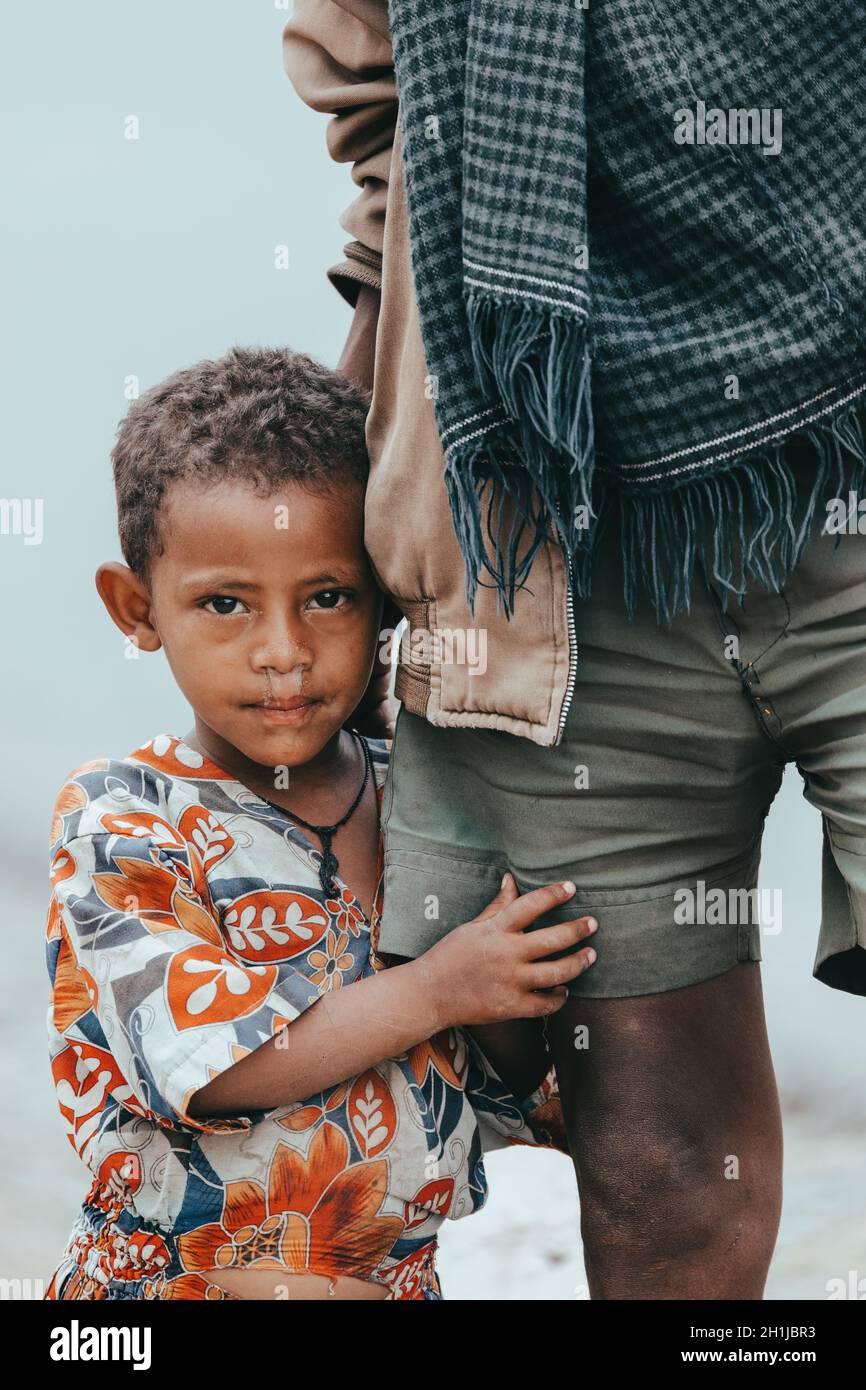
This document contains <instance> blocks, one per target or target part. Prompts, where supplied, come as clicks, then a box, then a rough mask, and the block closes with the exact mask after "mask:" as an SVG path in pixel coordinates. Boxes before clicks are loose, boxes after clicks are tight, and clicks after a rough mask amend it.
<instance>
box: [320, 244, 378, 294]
mask: <svg viewBox="0 0 866 1390" xmlns="http://www.w3.org/2000/svg"><path fill="white" fill-rule="evenodd" d="M343 255H344V256H345V260H342V261H340V262H339V264H338V265H332V266H331V267H330V268H329V270H328V271H327V272H326V273H327V276H328V279H329V280H330V282H331V284H332V285H333V286H334V288H335V289H336V290H338V291H339V293H340V294H341V295H342V297H343V298H344V299H345V300H346V302H347V303H348V304H351V306H352V308H353V309H354V307H355V304H356V303H357V300H358V295H359V293H360V290H361V286H362V285H370V286H372V288H373V289H375V290H381V288H382V255H381V252H379V251H372V250H371V249H370V247H369V246H365V245H364V243H363V242H361V241H350V242H349V243H348V244H347V245H346V246H344V247H343Z"/></svg>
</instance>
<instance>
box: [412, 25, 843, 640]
mask: <svg viewBox="0 0 866 1390" xmlns="http://www.w3.org/2000/svg"><path fill="white" fill-rule="evenodd" d="M389 7H390V17H391V29H392V40H393V46H394V59H395V69H396V76H397V88H398V96H399V100H400V122H401V130H402V135H403V150H404V168H405V175H406V190H407V203H408V209H409V221H410V237H411V252H412V268H413V278H414V283H415V290H416V296H417V300H418V306H419V313H420V319H421V331H422V336H423V340H424V346H425V354H426V357H427V365H428V370H429V373H430V376H431V378H432V382H433V395H434V407H435V411H436V417H437V425H438V428H439V433H440V438H441V440H442V445H443V450H444V453H445V460H446V467H445V483H446V487H447V489H448V493H449V499H450V503H451V509H452V515H453V517H454V522H455V528H456V531H457V535H458V539H459V541H460V545H461V550H462V552H463V555H464V559H465V561H466V581H467V597H468V599H469V601H470V603H471V602H472V601H473V599H474V593H475V588H476V585H477V583H479V582H483V581H481V580H480V579H479V575H480V572H481V570H484V571H486V572H488V573H489V574H490V575H492V577H493V582H494V583H495V585H496V587H497V589H499V591H500V592H501V594H502V596H503V598H504V600H505V607H506V613H507V612H508V611H509V610H510V608H511V606H512V605H513V602H514V593H515V584H516V583H517V584H519V583H520V582H521V581H522V580H523V579H524V578H525V575H526V573H527V571H528V567H529V565H530V563H531V560H532V556H533V554H534V552H535V549H536V548H537V546H538V544H540V542H541V541H542V540H543V539H545V538H546V537H548V536H550V535H552V534H558V535H559V537H560V539H561V541H562V543H563V545H564V546H565V547H566V548H567V552H568V555H569V558H570V560H571V562H572V574H573V579H574V583H575V587H576V589H577V591H578V592H579V593H586V592H588V591H589V586H590V580H591V569H592V554H593V550H594V548H595V547H596V545H597V544H598V541H599V537H600V536H601V535H602V534H607V535H610V534H611V532H610V531H609V530H608V529H607V528H608V526H609V524H611V523H612V524H613V525H614V526H615V527H616V531H617V533H618V538H619V544H621V546H622V550H623V555H624V560H625V567H624V568H625V575H626V601H627V603H628V604H629V606H630V607H631V606H633V604H634V601H635V593H636V589H637V587H638V586H640V585H645V586H646V587H647V588H648V589H649V591H650V593H651V595H652V598H653V601H654V603H655V605H656V609H657V612H658V613H659V615H660V616H661V615H663V616H666V617H670V616H671V615H672V614H673V613H674V612H676V611H678V610H679V609H680V608H682V607H684V606H686V605H687V603H688V594H689V584H690V576H691V573H692V570H693V566H694V562H695V560H696V558H697V554H698V551H699V548H700V546H701V545H702V544H704V543H705V542H704V540H703V539H702V538H705V537H706V536H707V535H709V536H710V537H711V538H712V541H711V545H710V549H711V553H710V555H709V556H708V557H704V558H708V560H709V564H710V568H711V569H712V571H713V572H714V573H715V574H716V577H717V578H719V579H720V580H721V581H723V582H724V583H726V584H729V585H730V587H731V588H732V589H734V590H736V591H737V592H740V593H742V592H743V591H744V589H745V587H746V583H747V581H748V578H749V577H750V576H753V575H754V576H759V577H761V578H762V579H763V580H764V581H765V582H770V583H772V584H776V585H779V584H780V583H781V582H782V581H783V579H784V577H785V574H786V573H787V572H789V571H790V568H791V567H792V566H793V564H795V563H796V559H797V558H798V555H799V550H800V548H801V545H802V542H803V540H804V539H805V532H806V527H807V523H810V522H811V517H812V515H813V513H814V510H815V507H816V504H817V503H818V501H819V494H820V488H821V486H823V485H824V483H825V482H826V483H827V484H828V485H832V484H831V480H832V479H833V478H835V479H836V486H841V484H842V479H843V475H844V474H845V473H846V471H847V472H850V473H851V477H856V478H860V477H861V475H863V474H866V449H864V438H863V428H862V409H863V396H864V392H866V177H864V174H866V66H864V62H863V56H862V34H863V32H864V28H866V0H853V3H851V0H848V3H846V4H845V5H842V4H841V3H836V0H833V2H832V3H830V4H829V5H823V6H817V5H807V4H805V3H802V4H801V3H798V2H797V0H787V2H786V3H779V0H753V3H751V4H749V5H741V4H737V3H733V0H729V3H723V4H716V3H709V0H588V8H587V9H583V8H582V7H581V3H580V0H531V2H530V3H527V0H524V3H518V0H424V3H423V4H419V3H417V0H389ZM723 118H724V119H723ZM795 441H796V446H797V447H803V446H804V444H806V445H807V446H808V447H810V448H811V449H812V450H813V452H814V458H815V477H816V487H815V489H814V490H813V491H812V493H811V495H810V497H808V498H798V497H797V496H796V495H795V488H794V482H793V474H792V471H791V469H790V467H789V465H788V462H786V460H787V459H788V458H789V453H788V451H789V448H790V447H791V445H792V443H794V442H795ZM852 470H853V472H852ZM849 481H850V479H849ZM497 484H498V486H497ZM708 522H709V523H710V524H709V525H707V523H708ZM552 528H555V529H552ZM485 530H486V538H485ZM527 531H528V532H529V535H528V543H526V544H525V543H524V540H525V539H526V535H527ZM735 534H736V535H738V536H740V537H741V538H742V540H743V544H742V545H741V546H740V547H739V548H738V550H737V554H738V561H737V563H738V565H739V568H738V569H736V571H735V561H734V558H733V550H734V549H735V547H732V545H731V538H732V537H733V536H734V535H735Z"/></svg>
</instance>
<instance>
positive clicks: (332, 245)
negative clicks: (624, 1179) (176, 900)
mask: <svg viewBox="0 0 866 1390" xmlns="http://www.w3.org/2000/svg"><path fill="white" fill-rule="evenodd" d="M286 17H287V12H286V10H285V9H282V8H280V7H279V6H277V5H275V4H274V3H273V0H270V3H268V2H267V0H256V2H255V3H251V0H244V2H243V3H242V0H207V3H205V2H204V0H182V3H178V0H149V3H148V4H146V5H142V4H137V5H133V4H131V3H129V0H86V3H84V4H83V5H77V6H71V5H67V4H58V3H56V2H55V3H43V4H40V5H35V6H24V5H21V6H18V7H17V10H16V12H15V13H14V14H7V16H6V18H5V20H4V26H3V27H4V30H5V33H4V40H5V41H4V42H3V43H2V45H0V54H2V56H0V64H2V67H0V72H2V97H0V99H2V108H3V109H2V118H0V120H2V149H3V166H4V168H3V172H4V198H3V207H2V238H3V246H2V252H3V254H2V257H0V276H2V289H3V299H4V305H5V312H4V332H3V341H2V382H3V388H4V402H3V410H2V412H0V430H2V453H0V457H2V488H0V493H2V496H4V497H7V498H16V497H17V498H23V497H30V498H41V499H43V502H44V516H45V521H44V539H43V541H42V543H41V544H40V545H34V546H28V545H25V544H24V542H23V539H22V538H21V537H20V536H11V535H4V536H0V575H2V592H3V595H4V605H3V610H4V611H3V642H2V656H0V659H2V662H3V669H2V673H0V674H2V683H0V700H2V703H3V720H2V725H0V736H2V740H3V750H2V751H3V766H4V771H5V779H4V791H3V796H2V826H0V830H2V835H0V846H2V855H3V860H2V872H3V882H4V885H5V886H6V888H7V890H8V889H11V893H10V892H8V891H7V897H6V908H7V910H6V914H5V917H4V926H3V931H4V946H5V957H6V970H5V976H6V980H7V985H6V988H5V990H4V991H3V996H2V1028H3V1035H2V1042H3V1046H2V1049H0V1084H2V1087H3V1106H4V1124H3V1126H2V1129H3V1151H2V1169H0V1173H2V1178H3V1182H2V1186H0V1193H2V1194H3V1197H2V1200H0V1215H2V1221H0V1230H2V1231H3V1237H2V1239H3V1242H4V1246H3V1249H2V1251H0V1274H13V1273H14V1274H19V1275H21V1276H29V1277H37V1276H39V1275H45V1276H47V1275H48V1274H49V1273H50V1271H51V1268H52V1267H53V1263H54V1261H55V1259H56V1257H57V1256H58V1255H59V1253H60V1250H61V1248H62V1244H63V1242H64V1241H65V1238H66V1234H67V1231H68V1229H69V1226H70V1225H71V1222H72V1219H73V1215H74V1209H75V1204H76V1203H77V1202H78V1201H80V1198H81V1196H82V1195H83V1193H84V1191H85V1190H86V1186H87V1174H86V1173H85V1170H84V1169H83V1167H82V1166H81V1164H80V1163H79V1160H78V1159H77V1158H76V1157H75V1155H74V1154H73V1152H72V1149H71V1148H70V1147H69V1145H68V1143H67V1141H66V1139H65V1138H64V1136H63V1132H62V1128H61V1123H60V1118H59V1115H58V1114H57V1112H56V1108H55V1102H54V1098H53V1092H52V1089H51V1086H50V1080H49V1071H48V1061H47V1044H46V1038H45V1009H46V1004H47V976H46V974H45V968H44V964H43V932H44V915H45V907H46V903H47V877H46V875H47V829H48V824H49V819H50V812H51V807H52V803H53V800H54V796H55V794H56V792H57V790H58V788H59V786H60V785H61V783H62V781H63V780H64V777H65V774H66V773H67V771H69V770H70V769H71V768H73V767H75V766H76V765H77V764H79V763H80V762H82V761H84V760H85V759H89V758H94V757H100V756H103V755H106V754H108V755H114V756H122V755H124V754H125V753H127V752H128V751H130V750H131V749H132V748H134V747H136V746H137V745H138V744H140V743H141V742H143V741H144V740H145V739H147V738H150V737H151V736H152V735H154V734H155V733H158V732H162V731H174V732H177V733H183V732H185V731H186V730H187V728H188V727H189V724H190V718H189V713H188V711H187V709H186V707H185V704H184V701H183V700H182V698H181V696H180V695H179V694H178V693H177V691H176V690H175V688H174V686H173V684H172V682H171V680H170V677H169V674H168V670H167V667H166V665H165V663H164V660H163V658H162V656H161V655H157V656H155V657H154V656H151V657H149V656H147V655H143V656H142V658H141V659H140V660H138V661H128V660H125V659H124V655H123V642H122V639H121V636H120V634H119V633H118V632H117V631H116V630H115V629H114V627H113V626H112V624H111V623H110V620H109V619H108V617H107V615H106V614H105V613H104V611H103V610H102V607H101V604H100V603H99V601H98V599H97V595H96V592H95V589H94V585H93V572H94V570H95V568H96V565H97V564H98V563H99V562H100V561H101V560H103V559H109V558H119V557H120V552H119V549H118V547H117V542H116V538H115V520H114V499H113V492H112V486H111V475H110V463H109V451H110V448H111V445H112V442H113V438H114V432H115V429H116V426H117V423H118V420H119V419H120V417H121V416H122V415H123V414H124V412H125V409H126V402H125V400H124V394H123V392H124V381H125V378H127V377H128V376H130V375H135V376H137V377H138V378H139V381H140V386H141V389H142V390H144V389H146V388H147V387H148V386H150V385H151V384H153V383H154V382H156V381H158V380H160V379H161V378H163V377H164V376H166V375H167V374H168V373H169V372H171V371H173V370H174V369H176V368H177V367H179V366H182V365H186V364H189V363H192V362H194V361H196V360H197V359H199V358H202V357H205V356H219V355H221V354H222V353H223V352H225V351H226V350H227V349H228V348H229V347H231V346H232V345H233V344H236V343H237V344H248V345H252V344H278V343H288V344H290V345H291V346H293V347H295V348H299V349H302V350H303V351H306V352H309V353H311V354H312V355H313V356H315V357H318V358H319V359H320V360H322V361H323V362H325V363H327V364H328V365H331V366H333V365H335V363H336V361H337V358H338V357H339V354H340V350H341V346H342V342H343V340H344V338H345V335H346V333H347V331H348V327H349V322H350V310H349V308H348V306H347V305H346V304H344V302H343V301H342V300H341V298H340V297H339V295H338V293H337V292H336V290H335V289H333V288H332V287H331V286H330V285H329V283H328V282H327V280H326V278H325V270H326V268H327V267H328V266H329V265H331V264H333V263H334V262H336V261H338V260H339V259H340V258H341V253H342V246H343V245H344V243H345V242H346V241H347V240H349V237H348V235H347V234H346V233H345V232H344V231H343V230H342V228H341V227H340V226H339V225H338V218H339V215H340V213H341V212H342V211H343V210H344V208H345V207H346V206H347V205H348V203H349V202H350V201H352V199H353V198H354V197H355V196H356V193H357V190H356V189H355V186H354V184H353V183H352V182H351V178H350V174H349V169H348V166H337V165H335V164H333V163H332V162H331V161H330V160H329V158H328V156H327V152H326V147H325V126H326V120H327V118H326V117H325V116H322V115H319V114H317V113H315V112H313V111H310V110H309V109H308V108H307V107H306V106H304V105H303V103H302V102H301V101H300V99H299V98H298V97H297V96H296V95H295V93H294V90H293V88H292V87H291V84H290V83H289V81H288V78H287V77H286V76H285V74H284V73H283V70H282V62H281V43H280V34H281V29H282V25H283V23H284V21H285V19H286ZM130 115H134V116H137V117H138V119H139V122H140V138H139V139H138V140H137V141H129V140H126V139H124V123H125V121H126V118H127V117H128V116H130ZM281 243H285V244H287V245H288V247H289V255H290V268H289V269H288V270H287V271H278V270H276V269H275V268H274V248H275V246H277V245H278V244H281ZM395 524H399V518H395ZM820 859H821V837H820V821H819V818H818V815H817V813H816V812H814V811H813V810H812V808H810V807H809V806H807V804H806V803H805V802H804V801H803V800H802V798H801V796H800V784H799V779H798V777H797V774H796V772H790V773H789V775H788V776H787V777H786V780H785V785H784V787H783V790H782V792H781V794H780V796H779V798H778V800H777V803H776V806H775V807H774V808H773V811H772V813H771V816H770V821H769V828H768V832H767V836H766V841H765V854H764V866H763V876H762V885H763V886H765V887H771V888H776V887H780V888H781V889H782V891H783V894H784V898H783V904H784V929H783V931H782V933H781V935H779V936H766V937H765V938H764V943H763V945H764V965H763V975H764V982H765V991H766V1001H767V1012H768V1019H769V1027H770V1034H771V1039H772V1042H773V1048H774V1055H775V1059H776V1066H777V1073H778V1076H779V1083H780V1088H781V1090H782V1094H783V1100H784V1104H785V1108H786V1115H787V1117H788V1121H789V1131H788V1134H789V1137H788V1140H787V1150H786V1164H790V1165H791V1172H792V1174H794V1179H793V1182H794V1185H793V1187H792V1189H791V1192H792V1196H791V1197H790V1199H786V1201H787V1206H786V1215H785V1223H786V1224H785V1225H784V1226H783V1241H782V1242H781V1243H780V1249H781V1250H782V1254H783V1263H784V1261H787V1264H785V1265H784V1268H785V1270H786V1271H790V1281H791V1282H789V1283H786V1284H784V1286H783V1285H782V1284H781V1283H780V1284H778V1285H777V1292H776V1293H775V1295H774V1296H776V1297H779V1296H781V1293H780V1292H779V1291H778V1290H780V1289H781V1288H782V1287H784V1288H785V1290H786V1291H791V1292H792V1293H793V1296H795V1297H824V1296H825V1295H824V1293H823V1292H822V1290H823V1287H824V1281H825V1280H826V1279H827V1278H830V1277H832V1276H834V1275H837V1274H840V1273H841V1274H844V1272H845V1271H846V1270H847V1269H849V1268H850V1267H851V1266H852V1265H854V1264H856V1262H857V1261H858V1260H859V1266H860V1272H861V1274H866V1239H864V1227H866V1222H864V1216H866V1181H864V1179H866V1157H864V1153H863V1138H864V1130H866V1121H864V1089H866V1088H864V1082H866V1048H864V1043H863V1038H864V1021H866V1000H864V999H857V998H854V997H852V996H849V995H845V994H842V993H841V992H839V991H834V990H831V989H829V988H827V987H826V986H824V985H819V984H818V983H817V982H816V981H814V980H813V979H812V976H811V968H812V961H813V957H814V951H815V943H816V939H817V922H818V912H819V903H820V877H819V875H820ZM834 1135H835V1136H836V1138H834ZM852 1136H854V1138H856V1142H854V1138H852ZM550 1164H553V1165H554V1167H555V1169H556V1174H555V1180H548V1178H547V1177H546V1176H544V1175H546V1174H547V1172H548V1167H549V1165H550ZM506 1165H510V1167H509V1168H508V1173H507V1177H506V1176H503V1179H502V1184H501V1194H500V1196H499V1197H497V1193H496V1186H497V1174H498V1173H500V1172H502V1173H503V1175H505V1168H506ZM534 1165H537V1166H534ZM488 1166H489V1172H490V1177H491V1187H492V1189H493V1195H492V1196H491V1201H490V1204H489V1207H488V1210H487V1211H485V1212H484V1213H482V1214H481V1215H480V1216H478V1217H475V1218H473V1221H472V1222H465V1221H464V1222H459V1223H454V1228H453V1229H452V1230H449V1232H448V1235H447V1241H446V1242H445V1243H444V1244H443V1251H444V1256H443V1283H444V1284H445V1287H446V1293H448V1294H449V1296H451V1297H467V1298H468V1297H474V1298H477V1297H491V1296H497V1295H494V1294H492V1293H491V1292H485V1291H484V1290H485V1289H488V1290H489V1288H490V1285H491V1284H492V1283H494V1282H496V1281H499V1282H498V1285H497V1287H499V1288H500V1293H499V1295H498V1296H502V1297H539V1296H540V1297H550V1298H570V1297H574V1296H580V1295H579V1294H578V1295H575V1294H574V1292H573V1290H574V1288H575V1287H576V1286H577V1285H578V1284H579V1282H580V1278H581V1277H582V1276H581V1275H580V1271H579V1268H578V1269H577V1272H576V1273H575V1269H574V1268H573V1265H574V1259H575V1251H576V1249H577V1246H576V1243H575V1242H574V1238H573V1235H569V1234H568V1232H571V1231H572V1228H573V1229H574V1231H576V1221H577V1207H576V1203H575V1202H574V1198H573V1192H572V1188H573V1177H572V1175H571V1171H570V1167H569V1165H568V1163H567V1160H565V1163H564V1167H563V1163H562V1161H561V1160H560V1158H559V1156H558V1155H535V1154H532V1153H527V1152H523V1153H520V1154H512V1153H507V1154H504V1155H495V1156H494V1158H493V1159H491V1160H490V1163H489V1165H488ZM804 1173H805V1175H806V1176H805V1178H804V1179H803V1181H804V1182H805V1186H803V1185H802V1183H801V1181H800V1179H801V1177H802V1175H803V1174H804ZM557 1183H558V1185H557ZM797 1184H799V1185H797ZM506 1192H507V1194H508V1196H507V1200H506V1197H505V1195H504V1194H505V1193H506ZM530 1197H531V1199H532V1203H534V1206H533V1205H532V1204H530V1205H527V1202H528V1200H529V1198H530ZM840 1201H841V1202H843V1203H846V1204H847V1206H843V1207H842V1208H840V1207H839V1203H840ZM834 1203H835V1204H836V1205H835V1207H834ZM825 1207H826V1212H827V1215H826V1219H824V1217H823V1215H822V1212H823V1210H824V1208H825ZM533 1211H534V1212H535V1214H536V1219H535V1220H533V1221H531V1222H529V1224H527V1223H528V1213H531V1212H533ZM834 1221H835V1223H836V1224H835V1225H834V1224H833V1222H834ZM449 1225H451V1223H449ZM831 1229H832V1231H833V1232H834V1235H833V1240H834V1241H835V1240H837V1234H836V1233H838V1243H835V1244H834V1243H830V1244H828V1241H829V1237H828V1235H827V1232H828V1231H829V1230H831ZM818 1230H820V1231H821V1232H822V1236H821V1239H820V1240H817V1238H816V1237H815V1234H814V1232H815V1231H818ZM563 1232H565V1233H566V1234H565V1235H563ZM809 1232H812V1234H809ZM557 1240H559V1241H562V1240H566V1244H567V1254H565V1255H562V1253H561V1252H560V1255H556V1254H555V1253H554V1255H551V1256H550V1258H549V1259H548V1258H547V1255H546V1254H545V1250H546V1249H547V1247H546V1246H545V1247H544V1249H542V1245H543V1244H544V1241H547V1242H548V1245H550V1243H551V1242H552V1243H553V1245H554V1246H555V1245H556V1241H557ZM822 1242H823V1244H822ZM551 1248H552V1247H551ZM449 1251H451V1252H452V1253H451V1254H450V1256H449ZM504 1251H508V1252H510V1255H511V1265H512V1272H511V1275H509V1276H507V1277H506V1275H505V1274H503V1272H502V1270H503V1267H504V1266H503V1259H504V1256H503V1253H502V1252H504ZM520 1251H524V1252H525V1254H524V1255H521V1257H520V1261H519V1262H518V1258H517V1257H518V1252H520ZM548 1254H549V1251H548ZM446 1257H447V1258H450V1261H451V1264H450V1266H449V1264H448V1263H447V1258H446ZM563 1261H564V1263H563ZM449 1267H450V1269H451V1271H452V1273H451V1278H450V1280H449ZM479 1270H482V1272H483V1271H487V1274H486V1278H487V1282H486V1283H485V1279H484V1278H482V1279H481V1280H480V1282H479V1277H478V1271H479ZM528 1270H531V1271H532V1279H531V1281H530V1283H529V1284H527V1283H525V1282H524V1277H523V1276H525V1275H526V1273H527V1271H528ZM540 1271H541V1272H540ZM544 1271H546V1276H545V1275H544ZM545 1277H546V1278H547V1282H545ZM508 1278H512V1280H513V1282H512V1283H508ZM780 1278H781V1276H780ZM785 1278H786V1279H788V1273H786V1274H785ZM795 1290H796V1291H795ZM809 1290H815V1291H814V1292H809Z"/></svg>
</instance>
